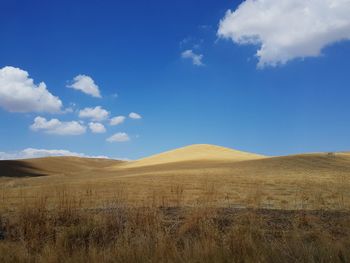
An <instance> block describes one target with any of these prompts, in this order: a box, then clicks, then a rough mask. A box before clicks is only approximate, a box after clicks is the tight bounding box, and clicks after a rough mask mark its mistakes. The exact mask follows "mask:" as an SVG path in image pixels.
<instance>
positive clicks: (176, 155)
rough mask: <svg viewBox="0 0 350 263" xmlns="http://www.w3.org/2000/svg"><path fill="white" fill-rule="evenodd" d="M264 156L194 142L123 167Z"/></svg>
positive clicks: (246, 158)
mask: <svg viewBox="0 0 350 263" xmlns="http://www.w3.org/2000/svg"><path fill="white" fill-rule="evenodd" d="M261 158H265V156H263V155H258V154H254V153H248V152H242V151H237V150H233V149H229V148H225V147H221V146H216V145H210V144H194V145H190V146H186V147H182V148H178V149H175V150H171V151H167V152H163V153H160V154H156V155H153V156H150V157H146V158H143V159H140V160H137V161H134V162H127V163H125V164H124V165H123V167H127V168H131V167H141V166H150V165H161V164H167V163H177V162H189V161H232V162H235V161H246V160H256V159H261Z"/></svg>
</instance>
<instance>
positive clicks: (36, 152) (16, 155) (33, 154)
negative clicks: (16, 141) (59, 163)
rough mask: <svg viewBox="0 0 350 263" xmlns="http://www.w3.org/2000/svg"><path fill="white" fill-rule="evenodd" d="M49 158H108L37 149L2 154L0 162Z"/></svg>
mask: <svg viewBox="0 0 350 263" xmlns="http://www.w3.org/2000/svg"><path fill="white" fill-rule="evenodd" d="M48 156H75V157H86V158H105V159H109V157H107V156H103V155H99V156H90V155H86V154H83V153H76V152H71V151H68V150H46V149H35V148H26V149H24V150H21V151H17V152H0V160H14V159H29V158H40V157H48Z"/></svg>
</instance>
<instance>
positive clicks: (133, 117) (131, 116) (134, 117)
mask: <svg viewBox="0 0 350 263" xmlns="http://www.w3.org/2000/svg"><path fill="white" fill-rule="evenodd" d="M129 118H131V119H134V120H139V119H142V116H141V115H140V114H138V113H136V112H130V113H129Z"/></svg>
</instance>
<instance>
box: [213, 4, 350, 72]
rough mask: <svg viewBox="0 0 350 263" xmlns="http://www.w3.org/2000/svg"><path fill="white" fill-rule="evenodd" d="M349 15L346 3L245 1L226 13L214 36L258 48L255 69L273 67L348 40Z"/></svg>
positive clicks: (313, 55)
mask: <svg viewBox="0 0 350 263" xmlns="http://www.w3.org/2000/svg"><path fill="white" fill-rule="evenodd" d="M349 14H350V1H349V0H308V1H305V0H246V1H244V2H243V3H242V4H241V5H240V6H239V7H238V8H237V9H236V10H235V11H231V10H228V11H227V12H226V15H225V17H224V18H223V19H222V20H221V21H220V25H219V29H218V36H219V37H222V38H228V39H231V40H232V41H233V42H235V43H238V44H252V45H258V46H259V47H260V48H259V49H258V51H257V53H256V56H257V57H258V59H259V63H258V66H259V67H264V66H267V65H270V66H276V65H278V64H284V63H286V62H288V61H290V60H292V59H295V58H305V57H317V56H319V55H320V54H321V52H322V49H323V48H324V47H326V46H327V45H330V44H332V43H334V42H337V41H341V40H346V39H347V40H349V39H350V15H349Z"/></svg>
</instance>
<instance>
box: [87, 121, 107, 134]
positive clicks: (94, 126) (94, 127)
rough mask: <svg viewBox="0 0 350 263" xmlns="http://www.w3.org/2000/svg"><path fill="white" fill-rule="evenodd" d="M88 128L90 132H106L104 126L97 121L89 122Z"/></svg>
mask: <svg viewBox="0 0 350 263" xmlns="http://www.w3.org/2000/svg"><path fill="white" fill-rule="evenodd" d="M89 128H90V130H91V132H93V133H105V132H106V128H105V126H104V125H103V124H102V123H98V122H90V123H89Z"/></svg>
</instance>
